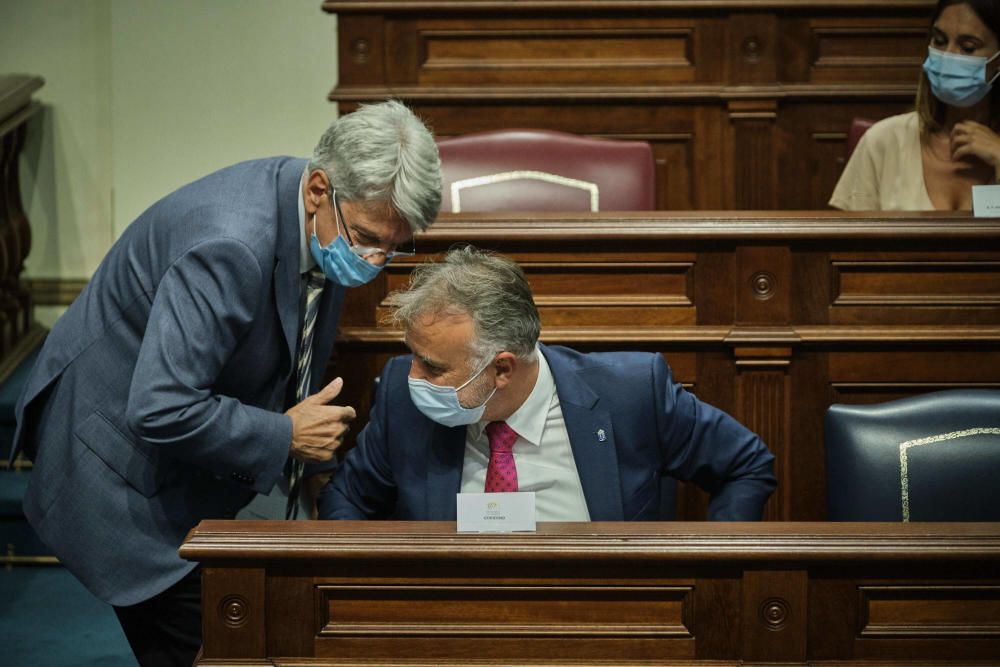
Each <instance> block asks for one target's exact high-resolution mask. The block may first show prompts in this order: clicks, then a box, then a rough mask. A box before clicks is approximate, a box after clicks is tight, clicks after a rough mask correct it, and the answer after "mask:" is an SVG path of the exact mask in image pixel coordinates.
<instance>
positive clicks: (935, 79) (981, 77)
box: [924, 46, 1000, 107]
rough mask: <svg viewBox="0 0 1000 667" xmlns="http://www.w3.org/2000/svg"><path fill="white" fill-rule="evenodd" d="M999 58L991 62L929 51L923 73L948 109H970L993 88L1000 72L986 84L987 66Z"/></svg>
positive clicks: (979, 57) (994, 56) (998, 53)
mask: <svg viewBox="0 0 1000 667" xmlns="http://www.w3.org/2000/svg"><path fill="white" fill-rule="evenodd" d="M998 55H1000V51H998V52H997V53H994V54H993V55H992V56H990V57H989V58H986V57H984V56H964V55H961V54H958V53H947V52H946V51H939V50H938V49H935V48H933V47H930V46H929V47H927V59H926V60H924V72H926V73H927V81H928V82H929V83H930V84H931V92H932V93H934V97H936V98H938V99H939V100H941V101H942V102H944V103H945V104H947V105H950V106H953V107H971V106H972V105H974V104H976V103H977V102H979V101H980V100H982V99H983V98H984V97H986V95H988V94H989V92H990V90H991V89H992V88H993V82H994V81H996V79H997V76H1000V72H997V74H995V75H994V76H993V78H992V79H990V80H989V81H987V80H986V65H987V64H989V63H990V62H992V61H993V59H994V58H996V57H997V56H998Z"/></svg>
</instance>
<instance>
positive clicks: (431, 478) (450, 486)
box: [414, 419, 465, 521]
mask: <svg viewBox="0 0 1000 667" xmlns="http://www.w3.org/2000/svg"><path fill="white" fill-rule="evenodd" d="M422 422H423V424H424V425H425V428H426V429H427V430H426V434H425V436H424V438H423V440H424V442H426V443H427V475H426V478H425V479H426V480H427V489H426V493H425V495H424V497H425V498H426V499H427V508H426V515H425V516H428V517H435V518H438V517H440V518H441V519H442V520H444V521H454V520H455V517H456V515H457V510H456V500H455V496H456V495H457V494H458V492H459V491H461V487H462V464H463V461H464V460H465V427H464V426H457V427H455V428H448V427H447V426H441V425H440V424H435V423H434V422H432V421H431V420H429V419H424V420H422ZM416 441H418V438H414V442H416Z"/></svg>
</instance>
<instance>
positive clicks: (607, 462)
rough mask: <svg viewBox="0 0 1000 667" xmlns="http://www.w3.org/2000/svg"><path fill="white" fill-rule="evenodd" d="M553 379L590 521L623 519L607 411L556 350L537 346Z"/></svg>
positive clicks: (616, 463)
mask: <svg viewBox="0 0 1000 667" xmlns="http://www.w3.org/2000/svg"><path fill="white" fill-rule="evenodd" d="M540 347H541V349H542V353H543V354H545V359H546V360H547V361H548V362H549V368H550V369H551V370H552V377H553V378H554V379H555V383H556V392H557V393H558V394H559V404H560V406H561V407H562V413H563V418H564V420H565V422H566V431H567V432H568V433H569V442H570V446H571V447H572V449H573V458H574V459H575V460H576V469H577V472H578V473H579V475H580V484H581V485H582V486H583V495H584V498H586V500H587V509H588V511H589V512H590V520H591V521H624V520H625V511H624V509H623V507H622V493H621V480H620V479H619V474H618V472H619V470H618V454H617V448H616V444H615V434H614V429H613V427H612V422H611V413H610V412H608V411H607V410H605V409H604V408H602V407H601V400H600V397H599V396H598V395H597V394H596V393H595V392H594V390H593V389H591V387H590V385H588V384H587V383H586V382H585V381H584V379H583V374H584V373H585V371H583V370H576V369H572V368H570V367H569V366H568V365H566V364H564V363H563V360H562V359H561V358H560V356H559V353H558V350H549V349H548V348H546V347H545V346H540Z"/></svg>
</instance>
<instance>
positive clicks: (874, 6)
mask: <svg viewBox="0 0 1000 667" xmlns="http://www.w3.org/2000/svg"><path fill="white" fill-rule="evenodd" d="M322 7H323V11H325V12H327V13H330V14H344V13H355V12H356V13H368V12H381V13H396V12H400V13H411V12H427V11H438V12H440V11H456V12H473V11H504V12H509V11H510V9H511V4H510V2H509V1H508V2H504V1H503V0H325V2H323V5H322ZM933 7H934V2H933V1H932V0H880V1H879V2H878V3H873V2H871V1H870V0H519V2H518V3H517V9H518V11H525V12H529V11H560V10H565V11H574V12H576V11H581V12H582V11H614V12H621V11H630V10H632V11H634V10H657V9H660V10H665V11H684V12H704V11H731V10H759V11H766V10H774V11H777V10H817V9H834V10H844V9H854V10H869V11H871V10H876V11H886V12H891V11H894V10H895V11H899V10H903V9H914V10H921V9H923V10H926V11H927V13H928V15H929V13H930V10H931V9H932V8H933Z"/></svg>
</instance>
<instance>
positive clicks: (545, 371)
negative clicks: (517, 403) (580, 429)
mask: <svg viewBox="0 0 1000 667" xmlns="http://www.w3.org/2000/svg"><path fill="white" fill-rule="evenodd" d="M535 358H536V359H537V360H538V377H537V378H536V379H535V386H534V387H533V388H532V389H531V393H530V394H528V398H526V399H525V401H524V403H522V404H521V407H519V408H518V409H517V410H515V411H514V414H512V415H511V416H510V417H508V418H507V420H506V421H507V425H508V426H510V427H511V428H512V429H514V431H515V432H516V433H517V434H518V435H519V436H521V437H522V438H523V439H525V440H527V441H528V442H530V443H531V444H533V445H535V446H536V447H537V446H538V445H540V444H541V443H542V432H543V431H544V430H545V420H546V419H547V418H548V415H549V406H550V405H551V404H552V394H553V392H555V388H556V385H555V381H554V380H553V379H552V371H551V370H550V369H549V364H548V362H547V361H545V355H544V354H542V351H541V350H539V349H538V346H537V345H536V346H535Z"/></svg>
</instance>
